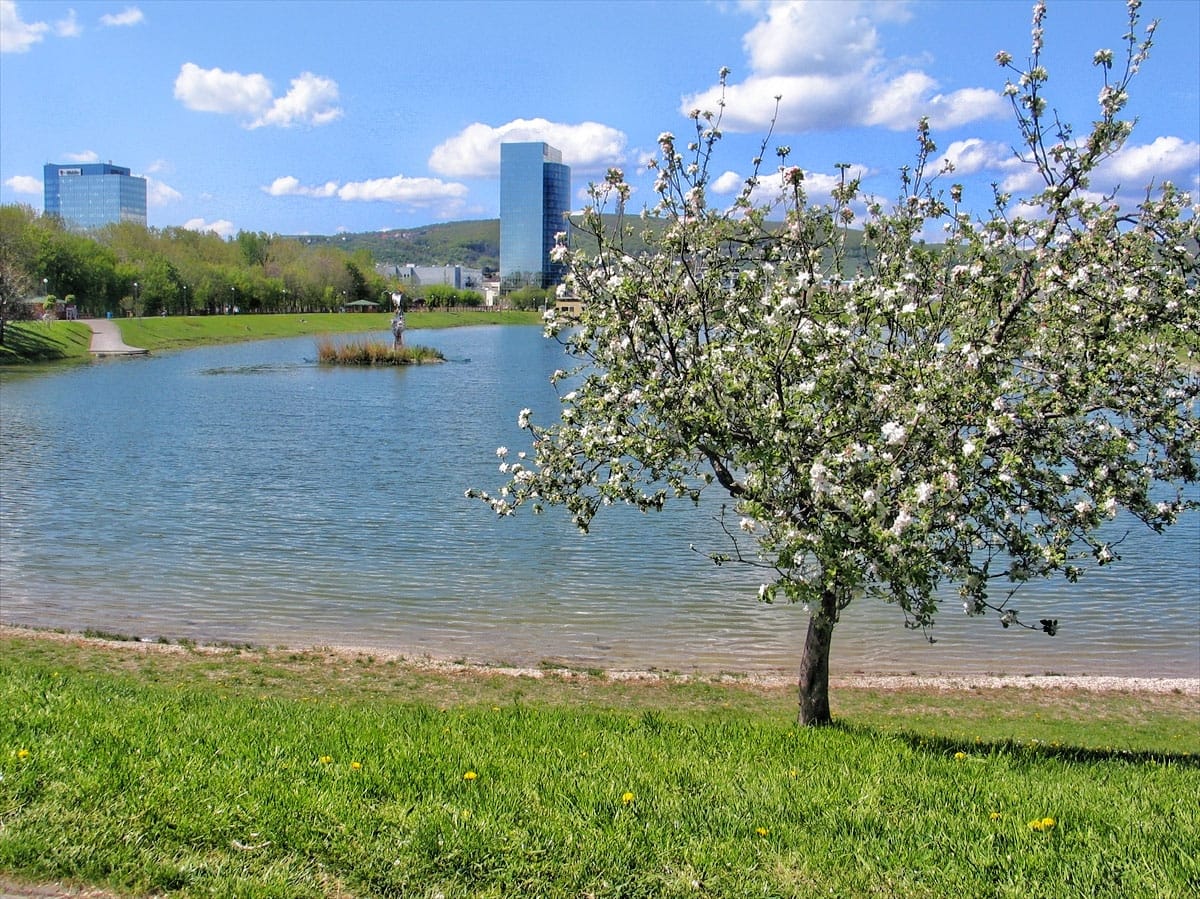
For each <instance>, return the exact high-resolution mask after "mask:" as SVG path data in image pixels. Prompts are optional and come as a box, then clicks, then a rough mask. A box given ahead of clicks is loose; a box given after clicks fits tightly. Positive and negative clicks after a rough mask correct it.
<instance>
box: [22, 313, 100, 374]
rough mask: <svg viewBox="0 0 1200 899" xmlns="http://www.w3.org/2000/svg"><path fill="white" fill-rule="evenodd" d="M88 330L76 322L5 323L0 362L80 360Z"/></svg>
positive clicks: (85, 355) (83, 358) (85, 357)
mask: <svg viewBox="0 0 1200 899" xmlns="http://www.w3.org/2000/svg"><path fill="white" fill-rule="evenodd" d="M91 339H92V332H91V329H90V328H88V326H87V325H85V324H81V323H80V322H5V324H4V343H0V365H21V364H25V363H30V362H62V361H67V362H84V361H87V360H88V359H89V358H90V356H89V355H88V344H90V343H91Z"/></svg>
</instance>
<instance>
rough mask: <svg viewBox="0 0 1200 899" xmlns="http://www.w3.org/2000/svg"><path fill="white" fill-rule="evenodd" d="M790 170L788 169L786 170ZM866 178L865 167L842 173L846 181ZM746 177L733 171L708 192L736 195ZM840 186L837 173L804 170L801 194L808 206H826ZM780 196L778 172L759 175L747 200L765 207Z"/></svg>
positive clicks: (781, 183)
mask: <svg viewBox="0 0 1200 899" xmlns="http://www.w3.org/2000/svg"><path fill="white" fill-rule="evenodd" d="M789 168H790V166H789ZM868 174H870V172H869V170H868V169H867V167H866V166H863V165H859V164H852V165H851V166H850V167H849V168H848V169H847V170H846V178H847V179H851V178H865V177H866V176H867V175H868ZM748 177H749V176H748V175H741V174H739V173H737V172H734V171H728V172H724V173H723V174H722V175H721V176H720V177H718V178H716V179H715V180H714V181H713V182H712V187H711V190H712V192H713V193H714V194H718V195H729V194H735V193H739V192H740V191H741V190H742V188H743V187H745V184H746V179H747V178H748ZM841 183H842V175H841V173H840V172H839V173H835V174H832V175H830V174H825V173H824V172H810V171H808V170H807V169H805V170H804V181H803V182H802V186H803V187H804V193H805V195H806V196H807V198H808V202H809V203H828V202H830V201H831V200H832V198H833V189H834V188H835V187H837V186H838V185H840V184H841ZM782 195H783V175H782V174H781V173H780V172H779V170H778V169H776V170H775V171H772V172H765V173H760V174H759V176H758V183H757V184H756V185H755V187H754V190H753V192H752V193H751V200H752V201H753V202H755V203H764V202H766V203H769V202H771V201H772V200H776V199H778V198H780V197H781V196H782Z"/></svg>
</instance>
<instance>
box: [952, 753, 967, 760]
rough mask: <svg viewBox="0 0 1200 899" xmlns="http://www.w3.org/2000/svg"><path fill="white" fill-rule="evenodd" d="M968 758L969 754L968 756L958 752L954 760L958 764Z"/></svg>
mask: <svg viewBox="0 0 1200 899" xmlns="http://www.w3.org/2000/svg"><path fill="white" fill-rule="evenodd" d="M966 757H967V754H966V753H965V752H956V753H954V760H955V761H956V762H961V761H962V760H963V759H965V758H966Z"/></svg>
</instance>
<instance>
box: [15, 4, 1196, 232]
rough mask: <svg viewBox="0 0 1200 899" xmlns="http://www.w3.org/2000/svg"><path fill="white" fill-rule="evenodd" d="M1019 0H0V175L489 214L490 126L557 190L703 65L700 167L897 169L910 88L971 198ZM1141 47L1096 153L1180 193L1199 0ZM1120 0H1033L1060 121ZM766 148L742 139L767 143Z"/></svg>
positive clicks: (239, 223) (234, 209)
mask: <svg viewBox="0 0 1200 899" xmlns="http://www.w3.org/2000/svg"><path fill="white" fill-rule="evenodd" d="M1031 10H1032V0H936V2H935V0H910V2H903V0H885V2H866V0H864V2H855V0H813V2H805V0H794V2H781V3H771V2H742V3H737V2H704V0H676V2H652V0H645V2H638V0H616V2H604V3H601V2H591V0H585V2H570V0H533V2H465V0H464V2H453V0H449V2H418V0H412V2H355V0H340V2H322V0H309V2H288V0H272V2H256V0H239V2H222V0H205V2H189V0H171V2H139V3H136V4H128V3H124V2H115V3H108V2H102V0H97V2H91V0H84V2H80V0H73V2H71V0H68V2H61V3H60V2H26V0H20V2H13V0H0V50H2V51H3V52H0V202H3V203H27V204H29V205H31V206H33V207H34V208H36V209H39V210H40V209H41V207H42V181H41V176H42V166H43V164H44V163H47V162H54V163H68V162H76V161H110V160H111V161H112V162H114V163H116V164H117V165H124V166H128V167H129V168H131V169H132V170H133V172H134V173H135V174H139V175H144V176H146V177H147V178H148V179H149V200H150V209H149V224H150V225H151V226H152V227H167V226H186V227H189V228H195V229H200V230H215V231H217V232H218V233H220V234H222V235H224V236H232V235H233V234H235V233H236V232H237V231H239V230H248V231H266V232H269V233H280V234H333V233H337V232H339V231H375V230H385V229H393V228H406V227H413V226H417V225H423V224H429V223H434V222H442V221H453V220H461V219H480V218H495V217H497V216H498V214H499V213H498V207H499V180H498V177H497V173H498V169H499V159H500V153H499V144H500V142H501V141H502V140H545V141H548V142H549V143H551V144H553V145H555V146H557V147H558V148H559V149H561V150H562V151H563V161H564V162H565V163H567V164H568V165H570V166H571V167H572V175H573V187H574V190H575V192H576V195H577V198H578V199H577V206H582V205H583V199H582V193H583V191H584V190H585V189H586V186H587V183H588V182H589V181H590V180H601V179H602V178H603V173H604V171H605V170H606V169H607V168H608V167H609V166H619V167H621V168H623V169H624V170H625V172H626V174H627V177H628V180H629V181H630V182H631V183H632V184H633V186H634V189H635V195H634V202H635V203H638V202H639V201H645V202H651V201H652V196H651V191H650V188H651V184H652V180H653V179H652V178H650V177H647V176H646V175H645V174H644V161H645V158H646V156H647V154H648V153H653V152H654V151H655V149H656V146H657V138H658V135H659V134H660V133H661V132H663V131H671V132H673V133H675V134H676V135H677V136H678V137H679V138H680V139H681V140H682V139H686V136H687V135H689V134H692V133H693V131H692V128H693V126H692V123H691V121H690V120H689V119H688V118H687V113H688V110H690V109H691V108H694V107H701V108H710V107H711V103H712V89H713V87H714V85H715V84H716V81H717V73H718V70H719V69H720V68H721V67H722V66H728V67H729V68H730V69H731V70H732V73H731V75H730V77H729V90H728V94H727V105H726V107H725V113H724V116H725V118H724V121H723V130H724V132H725V134H726V137H725V139H724V140H723V141H722V144H721V148H720V151H719V153H718V157H717V160H716V162H715V164H714V166H713V171H714V184H713V187H714V190H717V191H728V192H730V193H731V195H732V192H733V191H735V190H736V189H737V188H738V187H740V183H741V181H742V179H743V178H744V177H745V176H746V175H747V174H748V172H749V167H750V160H751V159H752V158H753V157H754V156H755V155H756V153H757V149H758V146H759V143H760V142H761V140H762V137H763V135H764V134H765V133H766V129H767V127H768V125H769V118H770V115H771V112H772V111H773V108H774V99H773V98H774V96H775V95H776V94H780V95H782V98H783V99H782V101H781V107H780V120H779V123H778V125H777V127H776V131H775V136H774V138H773V139H772V142H771V146H772V147H773V146H775V145H778V144H786V145H788V146H790V147H791V148H792V155H791V157H790V162H791V163H793V164H796V165H799V166H801V167H802V168H803V169H805V171H806V173H807V175H808V181H807V184H808V185H809V187H810V191H811V197H812V199H813V200H816V201H820V200H823V199H825V198H826V197H827V193H825V191H827V189H828V186H829V184H830V183H831V181H832V178H833V175H834V174H835V173H836V171H837V170H836V168H835V165H836V164H837V163H840V162H846V163H851V164H852V165H853V166H854V170H855V171H856V172H858V173H860V174H861V175H863V178H864V186H865V187H866V188H867V189H868V190H870V191H872V192H874V193H876V194H878V195H882V196H884V197H894V196H895V195H896V192H897V170H898V169H899V167H900V166H902V165H904V164H907V163H911V162H912V160H913V152H914V149H915V142H914V140H913V134H914V126H915V123H916V121H917V119H918V118H919V117H920V116H921V115H929V116H930V117H931V120H932V122H933V126H934V138H935V140H936V142H937V144H938V147H939V151H941V152H943V153H945V154H946V155H947V156H949V157H950V158H952V159H954V160H955V161H956V163H957V166H958V169H957V172H956V174H955V175H954V176H953V180H955V181H960V182H963V183H964V184H965V185H966V186H967V194H966V196H967V201H968V203H972V202H973V203H974V205H975V206H977V207H978V208H979V209H980V210H981V211H982V210H983V209H985V208H986V206H987V201H988V200H989V199H990V195H991V194H990V188H989V186H988V185H990V184H991V183H993V182H995V183H1001V184H1004V185H1005V186H1006V187H1008V188H1011V189H1012V190H1013V192H1014V194H1015V195H1016V196H1018V197H1019V196H1021V194H1022V192H1023V191H1026V192H1027V191H1028V190H1029V189H1030V188H1029V186H1028V171H1027V167H1022V166H1020V165H1019V164H1015V163H1014V161H1013V159H1012V150H1011V147H1012V145H1013V144H1014V142H1015V140H1016V132H1015V129H1014V126H1013V123H1012V114H1011V111H1010V110H1009V108H1008V105H1007V101H1006V100H1005V99H1004V98H1003V96H1002V94H1001V92H1002V90H1003V88H1004V84H1005V81H1006V78H1007V75H1008V73H1006V72H1005V71H1004V70H1002V69H1000V68H999V67H998V66H997V65H996V63H995V60H994V57H995V54H996V53H997V51H1000V50H1007V51H1008V52H1010V53H1011V54H1012V55H1013V57H1014V58H1015V59H1016V60H1018V61H1021V60H1025V59H1026V58H1027V56H1028V54H1029V46H1030V21H1031ZM1152 19H1159V20H1160V22H1161V24H1160V26H1159V29H1158V31H1157V33H1156V35H1155V47H1154V49H1153V50H1152V51H1151V57H1150V60H1149V61H1148V63H1146V65H1144V66H1143V68H1142V73H1141V74H1140V75H1139V77H1138V78H1137V79H1135V82H1134V86H1133V89H1132V91H1131V96H1132V101H1131V104H1130V107H1129V111H1130V113H1131V114H1133V115H1135V116H1137V117H1138V119H1139V124H1138V127H1137V128H1136V129H1135V131H1134V134H1133V137H1132V139H1131V141H1130V142H1129V144H1128V145H1127V146H1126V148H1125V150H1124V151H1123V152H1122V154H1121V155H1120V157H1118V158H1116V159H1114V160H1112V161H1111V162H1110V163H1109V164H1108V165H1107V166H1106V168H1105V170H1104V171H1103V172H1102V173H1101V176H1102V179H1101V180H1103V181H1104V182H1105V183H1104V184H1100V183H1097V184H1096V185H1095V186H1096V187H1109V186H1112V187H1115V188H1118V189H1119V190H1120V192H1121V194H1122V196H1124V197H1136V196H1137V194H1139V193H1141V192H1143V191H1144V188H1145V186H1146V185H1147V184H1149V183H1150V182H1151V181H1152V180H1161V179H1170V180H1173V181H1174V182H1175V183H1176V184H1178V185H1181V186H1183V187H1185V188H1187V189H1190V190H1192V191H1193V192H1196V193H1200V190H1198V188H1200V68H1198V63H1197V48H1198V47H1200V3H1197V2H1196V0H1145V3H1144V5H1143V7H1142V24H1143V26H1144V25H1145V24H1147V23H1149V22H1150V21H1151V20H1152ZM1125 26H1126V13H1125V3H1124V2H1122V0H1049V14H1048V16H1047V19H1046V47H1047V53H1046V57H1045V63H1046V65H1047V67H1048V69H1049V71H1050V83H1049V86H1048V94H1047V96H1048V97H1049V99H1050V102H1051V104H1052V105H1053V106H1054V107H1055V108H1056V109H1057V110H1058V112H1059V114H1060V116H1061V117H1062V118H1063V119H1065V120H1066V121H1070V122H1073V123H1074V124H1075V126H1076V133H1077V134H1082V133H1085V132H1086V129H1087V125H1088V123H1089V122H1090V121H1091V119H1092V118H1093V117H1094V116H1095V114H1096V110H1097V102H1096V98H1097V95H1098V93H1099V90H1100V87H1101V86H1102V81H1101V77H1100V71H1099V70H1098V69H1096V68H1094V67H1093V66H1092V56H1093V54H1094V53H1095V51H1097V50H1099V49H1101V48H1112V49H1113V50H1115V51H1118V53H1119V51H1120V49H1121V36H1122V34H1123V33H1124V32H1125ZM773 163H774V157H773V156H769V157H768V163H767V165H768V166H771V165H773Z"/></svg>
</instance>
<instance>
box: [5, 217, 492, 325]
mask: <svg viewBox="0 0 1200 899" xmlns="http://www.w3.org/2000/svg"><path fill="white" fill-rule="evenodd" d="M0 264H2V265H3V266H4V272H5V273H6V274H5V275H4V277H3V281H2V286H3V300H4V304H5V308H4V310H3V318H8V319H11V318H17V317H22V316H21V312H22V311H23V310H25V309H27V308H29V307H27V305H26V303H25V302H24V301H25V300H26V299H28V298H29V297H33V296H46V295H52V296H55V297H68V296H71V297H73V299H74V304H75V305H76V306H77V308H78V311H79V314H80V315H81V316H104V315H105V314H108V313H112V314H114V315H122V314H135V315H159V314H167V315H192V314H220V313H223V312H226V311H232V310H233V309H234V308H236V309H238V310H239V311H241V312H322V311H335V310H338V309H341V308H343V307H345V306H346V305H347V304H348V303H352V302H356V301H363V300H366V301H370V302H376V303H380V304H381V306H383V307H384V308H387V307H388V306H389V305H390V302H391V299H390V297H391V293H392V291H393V290H394V289H395V286H394V285H393V284H392V283H390V282H389V281H388V280H387V279H385V278H383V277H382V276H380V275H379V274H378V273H377V272H376V271H375V267H374V260H373V258H372V256H371V254H370V252H369V251H368V250H365V249H360V250H358V251H356V252H353V253H346V252H344V251H343V250H340V249H338V248H336V247H331V246H325V245H310V244H308V243H305V242H304V241H301V240H298V239H295V238H282V237H279V236H277V235H268V234H264V233H252V232H248V231H243V232H241V233H239V234H238V235H237V237H236V238H234V239H232V240H225V239H223V238H221V237H220V236H218V235H217V234H215V233H212V232H209V233H206V234H201V233H198V232H196V231H189V230H187V229H185V228H163V229H156V228H144V227H141V226H139V225H133V224H128V223H126V224H118V225H111V226H108V227H106V228H104V229H102V230H100V231H98V232H95V233H90V234H86V235H85V234H80V233H76V232H73V231H70V230H68V229H66V228H64V227H63V225H62V223H61V222H60V221H59V220H58V219H56V218H55V217H53V216H49V217H48V216H43V215H41V214H39V213H38V212H37V211H35V210H33V209H32V208H30V207H28V206H15V205H7V206H0ZM406 292H407V293H408V295H409V300H410V301H411V302H423V303H425V304H427V305H430V306H474V305H479V304H480V303H482V302H483V297H482V296H481V295H479V294H478V293H475V292H473V291H462V290H455V289H453V288H448V287H444V286H442V285H436V286H431V287H428V288H419V289H416V290H413V289H411V288H406ZM35 311H37V312H40V308H39V309H36V310H35Z"/></svg>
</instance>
